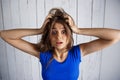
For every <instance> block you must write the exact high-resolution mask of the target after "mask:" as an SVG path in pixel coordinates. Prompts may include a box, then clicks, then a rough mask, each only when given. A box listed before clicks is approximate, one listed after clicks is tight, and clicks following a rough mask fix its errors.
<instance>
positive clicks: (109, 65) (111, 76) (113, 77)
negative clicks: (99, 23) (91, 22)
mask: <svg viewBox="0 0 120 80" xmlns="http://www.w3.org/2000/svg"><path fill="white" fill-rule="evenodd" d="M119 8H120V0H106V7H105V24H104V25H105V28H113V29H120V9H119ZM119 53H120V42H118V43H116V44H114V45H112V46H110V47H108V48H106V49H104V50H103V54H102V65H101V76H100V80H119V79H120V62H119V58H120V54H119Z"/></svg>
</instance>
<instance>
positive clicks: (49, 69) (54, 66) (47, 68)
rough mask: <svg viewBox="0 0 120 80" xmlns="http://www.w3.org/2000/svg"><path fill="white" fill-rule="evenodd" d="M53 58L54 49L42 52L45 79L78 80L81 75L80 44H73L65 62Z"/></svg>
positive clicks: (41, 59)
mask: <svg viewBox="0 0 120 80" xmlns="http://www.w3.org/2000/svg"><path fill="white" fill-rule="evenodd" d="M51 58H52V51H46V52H44V53H40V62H41V65H42V78H43V80H77V79H78V76H79V64H80V62H81V52H80V48H79V45H77V46H73V47H72V48H71V49H70V50H69V51H68V56H67V58H66V59H65V60H64V62H58V61H57V60H55V59H54V58H53V59H52V61H51V62H50V60H51Z"/></svg>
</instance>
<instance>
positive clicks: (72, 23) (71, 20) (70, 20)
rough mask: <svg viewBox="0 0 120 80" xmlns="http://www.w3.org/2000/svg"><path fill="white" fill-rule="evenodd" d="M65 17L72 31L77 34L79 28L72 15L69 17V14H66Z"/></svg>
mask: <svg viewBox="0 0 120 80" xmlns="http://www.w3.org/2000/svg"><path fill="white" fill-rule="evenodd" d="M64 17H65V18H67V20H66V22H68V23H69V25H70V27H71V29H72V31H73V32H74V33H77V29H78V28H77V26H76V25H75V23H74V20H73V18H72V17H71V16H70V15H68V14H67V13H66V14H65V16H64Z"/></svg>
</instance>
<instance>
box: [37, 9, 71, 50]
mask: <svg viewBox="0 0 120 80" xmlns="http://www.w3.org/2000/svg"><path fill="white" fill-rule="evenodd" d="M49 14H52V17H51V18H49V21H48V22H47V23H46V25H45V28H44V32H43V35H42V39H41V41H40V43H39V47H40V51H41V52H44V51H47V50H53V49H54V48H59V49H62V48H67V49H70V48H71V47H72V45H73V38H72V30H71V28H70V25H69V23H68V22H67V18H65V14H67V13H66V12H65V11H64V10H63V9H58V8H53V9H51V10H50V12H49Z"/></svg>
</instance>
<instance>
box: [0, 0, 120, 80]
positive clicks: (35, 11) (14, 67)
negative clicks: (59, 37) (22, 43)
mask: <svg viewBox="0 0 120 80" xmlns="http://www.w3.org/2000/svg"><path fill="white" fill-rule="evenodd" d="M54 7H58V8H59V7H60V8H63V9H64V10H65V11H66V12H67V13H69V14H70V15H71V16H72V17H73V19H74V20H75V23H76V24H77V25H78V27H83V28H94V27H97V28H104V27H105V28H115V29H120V15H119V14H120V9H119V8H120V0H0V30H3V29H13V28H40V27H41V26H42V24H43V22H44V19H45V17H46V15H47V14H48V11H49V10H50V9H51V8H54ZM73 38H74V45H77V44H80V43H85V42H88V41H91V40H94V39H96V38H95V37H89V36H82V35H76V34H73ZM24 39H25V40H27V41H30V42H33V43H37V42H39V41H40V39H41V36H40V35H39V36H30V37H25V38H24ZM119 48H120V42H119V43H117V44H115V45H113V46H110V47H108V48H106V49H104V50H102V51H98V52H95V53H92V54H90V55H87V56H85V57H82V62H81V64H80V75H79V80H120V70H119V68H120V63H119V58H120V54H119V53H120V50H119ZM0 80H42V76H41V64H40V62H39V59H37V58H36V57H34V56H31V55H29V54H27V53H24V52H22V51H20V50H18V49H16V48H14V47H12V46H10V45H9V44H7V43H5V42H4V41H3V40H2V39H0Z"/></svg>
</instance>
